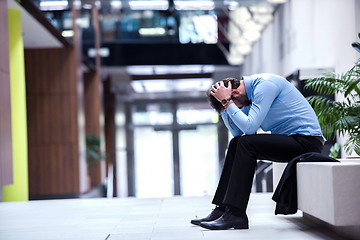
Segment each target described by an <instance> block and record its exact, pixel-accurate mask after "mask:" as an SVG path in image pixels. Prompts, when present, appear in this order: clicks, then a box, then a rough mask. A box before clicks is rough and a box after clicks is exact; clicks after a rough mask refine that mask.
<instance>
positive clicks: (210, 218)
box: [191, 207, 225, 225]
mask: <svg viewBox="0 0 360 240" xmlns="http://www.w3.org/2000/svg"><path fill="white" fill-rule="evenodd" d="M224 212H225V211H224V210H222V209H220V208H219V207H216V208H215V209H214V210H212V212H211V213H210V214H209V215H208V216H207V217H204V218H199V219H193V220H191V223H192V224H195V225H200V223H201V222H210V221H214V220H216V219H218V218H219V217H221V216H222V215H223V214H224Z"/></svg>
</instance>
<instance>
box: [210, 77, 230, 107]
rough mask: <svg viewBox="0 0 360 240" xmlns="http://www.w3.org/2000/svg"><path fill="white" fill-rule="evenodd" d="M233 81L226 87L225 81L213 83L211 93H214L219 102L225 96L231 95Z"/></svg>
mask: <svg viewBox="0 0 360 240" xmlns="http://www.w3.org/2000/svg"><path fill="white" fill-rule="evenodd" d="M231 89H232V88H231V82H230V81H229V82H228V86H227V87H225V85H224V82H223V81H220V82H217V83H215V84H214V85H212V87H211V91H210V92H211V95H213V96H214V97H215V98H216V99H217V100H218V101H219V102H221V100H223V99H224V98H228V97H231V92H232V91H231Z"/></svg>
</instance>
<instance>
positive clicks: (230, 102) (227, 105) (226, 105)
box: [223, 100, 234, 110]
mask: <svg viewBox="0 0 360 240" xmlns="http://www.w3.org/2000/svg"><path fill="white" fill-rule="evenodd" d="M233 102H234V101H233V100H230V101H228V102H227V103H226V104H225V105H223V106H224V110H226V109H227V108H228V107H229V106H230V104H232V103H233Z"/></svg>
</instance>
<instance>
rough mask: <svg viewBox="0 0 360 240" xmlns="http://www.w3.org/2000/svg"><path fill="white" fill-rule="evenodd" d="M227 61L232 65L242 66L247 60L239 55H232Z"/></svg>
mask: <svg viewBox="0 0 360 240" xmlns="http://www.w3.org/2000/svg"><path fill="white" fill-rule="evenodd" d="M227 61H228V62H229V64H230V65H240V64H242V63H244V61H245V59H244V57H243V56H242V55H240V54H238V55H233V54H232V55H229V56H228V57H227Z"/></svg>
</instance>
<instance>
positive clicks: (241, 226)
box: [199, 223, 249, 230]
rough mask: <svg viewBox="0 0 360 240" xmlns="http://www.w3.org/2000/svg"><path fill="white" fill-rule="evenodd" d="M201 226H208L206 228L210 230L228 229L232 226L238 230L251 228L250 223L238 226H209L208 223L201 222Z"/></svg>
mask: <svg viewBox="0 0 360 240" xmlns="http://www.w3.org/2000/svg"><path fill="white" fill-rule="evenodd" d="M199 226H200V227H203V228H206V229H209V230H228V229H231V228H234V229H237V230H240V229H249V225H238V226H231V227H217V226H208V225H205V224H201V223H200V225H199Z"/></svg>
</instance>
